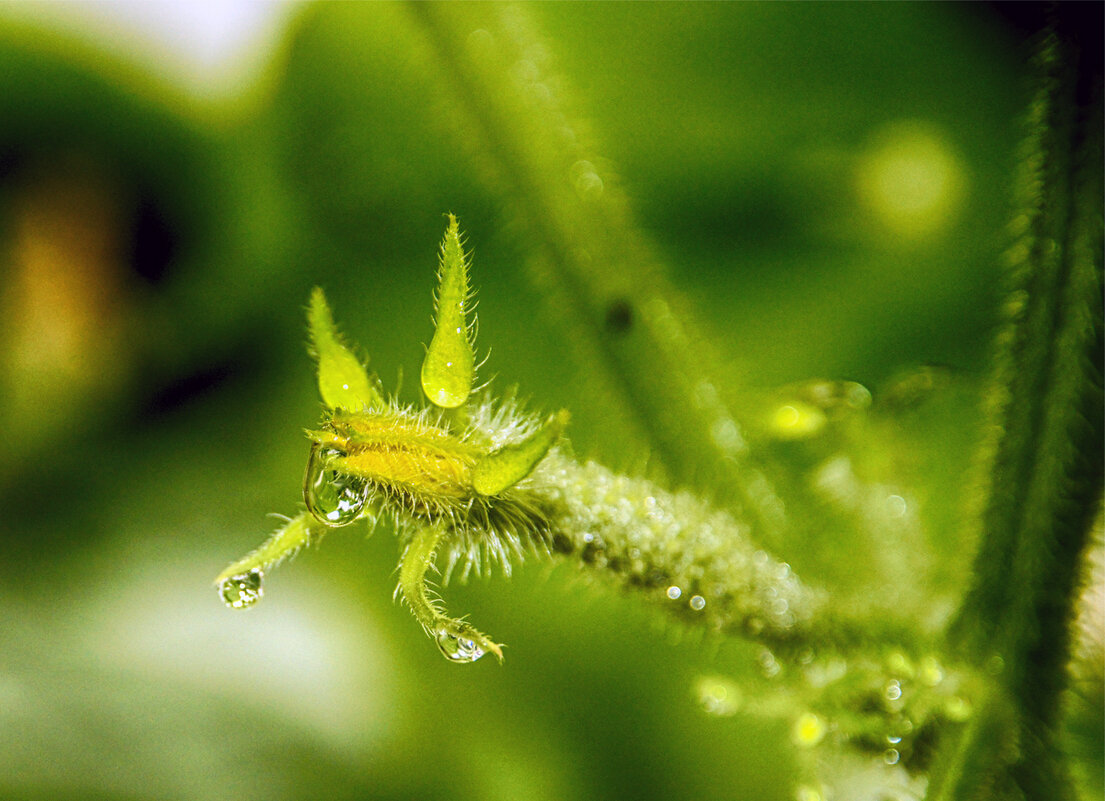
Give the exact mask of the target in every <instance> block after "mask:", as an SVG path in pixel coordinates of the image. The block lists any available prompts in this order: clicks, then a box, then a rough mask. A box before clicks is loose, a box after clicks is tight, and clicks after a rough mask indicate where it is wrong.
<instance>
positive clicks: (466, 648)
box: [436, 629, 483, 662]
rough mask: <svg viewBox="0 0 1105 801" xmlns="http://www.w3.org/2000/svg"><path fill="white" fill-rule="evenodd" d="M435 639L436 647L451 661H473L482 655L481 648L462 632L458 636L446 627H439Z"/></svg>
mask: <svg viewBox="0 0 1105 801" xmlns="http://www.w3.org/2000/svg"><path fill="white" fill-rule="evenodd" d="M436 639H437V647H438V648H439V649H440V650H441V653H442V654H444V655H445V658H446V659H448V660H449V661H451V662H475V661H476V660H477V659H479V658H480V657H481V656H483V648H481V647H480V646H479V645H477V644H476V641H475V640H473V639H471V638H469V637H465V636H464V635H463V634H462V635H459V636H458V635H456V634H454V633H453V632H451V631H449V630H448V629H439V630H438V632H437V637H436Z"/></svg>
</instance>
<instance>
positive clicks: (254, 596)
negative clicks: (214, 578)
mask: <svg viewBox="0 0 1105 801" xmlns="http://www.w3.org/2000/svg"><path fill="white" fill-rule="evenodd" d="M262 578H264V574H263V573H262V572H261V569H260V568H257V567H255V568H253V570H251V571H249V572H248V573H241V574H239V575H237V576H231V577H230V578H225V579H223V580H222V581H220V582H219V595H221V596H222V599H223V603H225V604H226V605H227V606H229V607H230V608H231V609H245V608H246V607H249V606H253V605H254V604H255V603H257V602H258V601H260V600H261V596H262V595H264V589H263V588H262V587H261V579H262Z"/></svg>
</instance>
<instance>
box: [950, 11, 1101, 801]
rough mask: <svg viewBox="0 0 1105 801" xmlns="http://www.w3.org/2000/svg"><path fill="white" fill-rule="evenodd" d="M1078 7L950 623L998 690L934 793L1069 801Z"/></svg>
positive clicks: (1084, 194)
mask: <svg viewBox="0 0 1105 801" xmlns="http://www.w3.org/2000/svg"><path fill="white" fill-rule="evenodd" d="M1079 5H1080V4H1072V5H1071V6H1058V7H1057V8H1056V13H1055V17H1056V19H1055V20H1054V21H1053V23H1052V24H1051V25H1050V27H1049V29H1048V31H1047V32H1046V34H1045V35H1044V36H1042V37H1041V40H1040V44H1039V47H1038V50H1037V54H1036V58H1035V62H1036V68H1037V70H1038V74H1039V81H1040V84H1039V88H1038V93H1037V95H1036V97H1035V99H1034V101H1033V104H1032V106H1031V109H1030V113H1029V120H1028V123H1029V132H1028V141H1027V142H1026V149H1025V152H1024V153H1023V154H1022V161H1023V166H1024V168H1025V169H1024V175H1023V176H1022V181H1023V185H1022V187H1021V203H1022V206H1021V211H1020V214H1019V215H1018V216H1017V217H1016V218H1015V220H1014V227H1015V230H1016V232H1017V234H1018V235H1019V240H1018V241H1017V243H1016V244H1015V246H1014V248H1013V250H1012V251H1011V259H1010V261H1011V266H1012V267H1013V279H1014V283H1015V287H1014V289H1013V291H1012V293H1011V294H1010V296H1009V301H1008V312H1009V317H1010V320H1009V322H1008V324H1007V325H1006V328H1005V330H1003V332H1002V333H1001V336H1000V338H999V342H998V355H997V360H996V376H995V380H994V383H993V388H992V390H991V394H990V397H989V408H988V409H987V413H988V414H987V422H988V426H989V428H988V431H987V432H986V437H987V440H986V442H985V444H984V446H983V448H982V451H981V457H982V458H981V459H980V462H981V465H980V466H981V467H982V468H983V470H984V471H985V478H984V480H983V482H982V486H981V488H980V489H981V492H980V497H979V501H980V506H979V509H978V514H977V516H976V518H975V519H974V523H973V524H974V525H975V526H977V529H978V530H977V534H976V536H977V539H978V541H979V542H980V547H979V551H978V555H977V558H976V562H975V571H974V576H975V578H974V584H973V586H972V587H971V589H970V591H969V592H968V594H967V596H966V598H965V600H964V603H963V605H962V608H961V609H960V612H959V615H958V618H957V620H956V621H955V623H954V625H953V627H952V629H951V632H952V639H953V644H954V645H956V646H958V647H959V648H961V649H962V652H963V654H964V655H965V657H966V658H968V659H973V660H976V661H977V662H978V663H979V665H980V666H986V667H988V668H989V670H990V672H991V673H992V674H993V676H994V685H995V686H994V694H993V696H992V698H991V700H990V701H989V702H987V705H986V707H985V708H984V709H981V710H980V711H979V716H980V717H979V718H978V720H976V721H975V722H974V723H973V724H972V725H970V726H969V727H967V728H966V729H965V730H964V731H963V732H961V733H960V737H959V738H958V740H957V741H956V742H954V743H949V744H948V745H947V747H946V750H945V752H944V753H943V754H942V762H941V763H939V764H938V766H937V771H936V773H935V774H934V776H933V779H934V785H933V788H932V789H933V794H932V797H935V798H941V799H945V798H946V799H953V798H954V799H982V798H986V799H990V798H1002V797H1018V796H1020V795H1022V794H1023V797H1025V798H1028V799H1045V798H1047V799H1062V798H1070V797H1073V791H1072V790H1071V788H1070V785H1069V782H1068V780H1067V778H1066V774H1065V770H1064V768H1063V766H1062V764H1061V762H1060V761H1059V758H1058V757H1057V756H1056V755H1057V753H1058V749H1057V743H1056V734H1055V729H1056V726H1057V724H1058V722H1059V711H1060V693H1061V691H1062V689H1063V688H1064V686H1065V685H1066V673H1065V666H1066V664H1067V661H1068V657H1069V653H1070V635H1071V632H1070V627H1071V621H1072V619H1073V612H1074V602H1075V598H1076V594H1077V590H1078V586H1077V578H1078V575H1079V573H1078V567H1079V563H1080V559H1081V557H1082V553H1083V551H1084V549H1085V547H1086V544H1087V542H1088V540H1089V534H1090V530H1091V526H1092V524H1093V520H1094V516H1095V514H1096V510H1097V506H1098V503H1099V499H1100V497H1101V488H1102V463H1103V461H1102V460H1103V453H1102V442H1103V438H1105V431H1103V410H1102V358H1103V348H1102V170H1103V165H1102V113H1101V110H1102V95H1101V91H1102V83H1101V65H1100V64H1099V63H1098V62H1097V55H1096V54H1095V53H1094V52H1092V51H1093V48H1092V46H1091V47H1088V48H1087V47H1082V46H1081V45H1082V44H1083V43H1086V44H1089V43H1091V40H1092V38H1093V37H1097V38H1099V37H1100V34H1101V16H1100V10H1101V7H1100V5H1099V4H1086V7H1083V8H1081V9H1080V8H1077V6H1079ZM1087 8H1090V9H1093V10H1092V11H1091V12H1089V13H1087V11H1086V9H1087ZM1095 20H1096V22H1095ZM991 724H992V725H991ZM999 724H1000V725H999Z"/></svg>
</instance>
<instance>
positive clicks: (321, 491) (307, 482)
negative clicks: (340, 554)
mask: <svg viewBox="0 0 1105 801" xmlns="http://www.w3.org/2000/svg"><path fill="white" fill-rule="evenodd" d="M339 455H340V454H339V453H338V451H335V450H332V449H329V448H318V447H316V448H314V449H313V450H312V451H311V459H310V461H309V462H308V463H307V475H306V476H305V477H304V479H303V501H304V502H305V503H306V504H307V509H308V510H309V511H310V512H311V514H312V515H314V516H315V519H317V520H318V521H319V522H320V523H323V524H324V525H327V526H335V527H336V526H347V525H349V524H350V523H352V522H353V521H354V520H356V519H357V518H358V517H360V515H361V512H362V511H364V506H365V502H366V500H367V499H368V482H367V481H365V480H364V479H361V478H356V477H354V476H347V475H343V474H341V473H338V472H337V471H335V470H332V469H331V468H330V467H329V466H328V465H329V460H330V459H331V458H332V457H334V456H339Z"/></svg>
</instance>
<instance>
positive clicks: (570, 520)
mask: <svg viewBox="0 0 1105 801" xmlns="http://www.w3.org/2000/svg"><path fill="white" fill-rule="evenodd" d="M469 266H470V260H469V258H468V256H467V255H466V254H465V252H464V249H463V241H462V237H461V234H460V229H459V227H458V225H457V220H456V218H455V217H454V216H453V215H449V224H448V228H447V230H446V232H445V239H444V241H443V242H442V245H441V254H440V266H439V269H438V291H437V294H436V302H435V331H434V335H433V338H432V340H431V341H430V344H429V346H428V347H427V349H426V357H425V360H424V361H423V363H422V371H421V386H422V391H423V394H424V395H425V397H426V399H427V400H428V401H429V404H428V405H426V406H424V407H423V408H408V407H404V406H401V405H400V404H399V403H398V402H397V401H396V400H394V399H388V398H385V397H384V395H383V394H382V392H381V391H380V389H379V382H378V380H377V379H376V378H375V376H372V375H370V374H369V373H368V372H367V371H366V369H365V367H364V365H362V364H361V362H360V361H359V360H358V359H357V358H356V357H355V356H354V355H353V353H352V352H351V351H350V350H349V349H348V348H347V347H346V346H345V345H344V344H343V343H342V340H341V338H340V336H339V334H338V332H337V329H336V327H335V325H334V321H333V317H332V315H331V313H330V309H329V307H328V306H327V303H326V298H325V297H324V295H323V293H322V290H321V289H315V290H314V292H313V293H312V295H311V301H310V306H309V308H308V318H307V319H308V326H309V329H310V338H311V350H312V352H313V355H314V356H315V358H316V360H317V362H318V387H319V394H320V395H321V397H322V402H323V404H324V406H325V414H324V417H323V420H322V422H321V423H320V424H319V425H318V427H317V428H315V429H312V430H309V431H307V432H306V433H307V437H308V439H309V440H310V442H311V451H310V458H309V460H308V464H307V471H306V475H305V477H304V482H303V502H304V505H305V509H304V510H303V511H301V512H300V513H299V514H298V515H296V516H295V517H293V518H291V519H290V520H288V521H287V522H286V523H285V524H284V525H283V526H282V527H281V528H280V529H279V530H278V531H277V532H276V533H275V534H273V535H272V537H270V538H269V540H267V541H266V542H265V543H263V544H262V545H261V546H260V547H259V548H257V550H255V551H253V552H252V553H250V554H249V555H247V556H245V557H244V558H242V559H240V560H238V561H237V562H234V563H233V564H231V565H230V566H229V567H227V568H226V570H224V571H223V572H222V573H221V574H220V575H219V576H218V578H216V583H217V584H218V587H219V592H220V594H221V596H222V598H223V600H224V601H225V602H226V603H227V605H228V606H231V607H233V608H236V609H237V608H244V607H248V606H251V605H252V604H254V603H256V602H257V601H258V600H259V599H260V597H261V593H262V586H261V585H262V579H263V577H264V573H265V571H267V570H269V569H271V568H272V567H274V566H275V565H276V564H277V563H279V562H280V561H281V560H283V559H284V558H286V557H288V556H290V555H291V554H293V553H295V552H296V551H297V550H298V549H299V548H301V547H302V546H304V545H306V544H308V543H309V542H313V541H316V540H317V539H318V538H320V537H321V536H322V534H323V533H325V532H326V531H327V530H328V529H331V528H339V527H343V526H347V525H350V524H351V523H354V522H356V521H357V520H360V519H362V518H365V519H367V520H368V521H370V524H372V523H374V522H375V521H376V520H377V519H379V518H380V517H385V518H390V519H392V520H393V521H394V524H395V530H396V531H397V532H398V534H399V537H400V541H401V543H402V557H401V558H400V563H399V584H398V587H397V588H396V595H397V597H399V598H401V599H402V600H403V601H404V602H405V603H406V604H407V606H409V607H410V609H411V611H412V612H413V613H414V616H415V618H416V619H417V620H418V622H419V623H420V624H421V625H422V627H423V629H425V631H426V633H427V634H428V635H429V636H430V637H432V638H433V639H434V641H435V642H436V643H437V645H438V647H439V648H440V649H441V652H442V653H443V654H444V655H445V656H446V657H447V658H449V659H451V660H453V661H455V662H474V661H476V660H477V659H479V658H480V657H481V656H483V655H484V654H485V653H488V652H490V653H493V654H495V655H496V656H497V657H499V658H500V659H501V658H502V646H501V645H499V644H498V643H496V642H495V641H494V640H493V639H491V638H490V637H488V636H487V635H485V634H483V633H481V632H480V631H478V630H477V629H476V628H474V627H473V626H472V625H470V624H469V623H468V622H466V621H465V620H464V619H463V618H458V617H452V616H450V615H449V614H448V612H447V611H446V610H445V607H444V605H443V603H442V601H441V599H440V598H439V597H438V596H437V595H436V593H435V592H434V590H433V588H432V586H431V584H430V580H429V576H430V575H431V574H432V573H433V571H435V570H440V571H441V574H442V576H443V578H444V580H448V578H449V577H450V575H452V574H453V573H454V572H456V573H457V574H458V575H459V576H460V577H461V578H462V579H463V578H465V577H466V576H467V575H469V574H470V573H472V572H476V573H477V574H478V573H482V572H483V570H484V569H485V568H486V567H487V566H488V565H489V564H491V563H495V562H497V563H499V564H500V565H502V567H503V570H504V572H506V573H509V572H510V566H511V564H512V562H513V561H514V560H517V559H521V558H522V557H523V556H524V555H526V554H542V555H549V554H551V553H554V552H555V553H558V554H561V555H574V556H575V557H577V558H578V559H579V560H580V561H581V562H582V563H584V564H585V565H587V566H589V567H596V568H599V569H602V570H603V571H604V572H607V573H612V574H614V575H616V576H617V577H618V578H620V579H621V580H622V581H623V582H624V583H625V584H627V585H629V586H632V587H634V588H638V589H642V590H644V591H645V592H647V593H649V594H650V595H651V596H653V597H654V598H655V600H657V601H658V602H660V603H663V604H666V605H667V606H668V607H669V608H671V609H672V610H673V611H676V612H677V613H679V614H680V615H682V616H685V617H691V618H695V619H697V620H699V621H701V622H704V623H706V624H707V625H708V627H710V628H713V629H719V630H720V629H735V630H737V631H739V632H741V633H744V634H749V635H752V636H755V637H757V638H759V639H762V640H765V641H786V640H788V639H790V638H791V636H792V635H794V634H795V633H797V632H798V631H800V630H801V629H802V628H803V627H804V625H805V624H806V623H807V622H808V620H809V617H810V615H811V612H812V610H813V608H814V606H815V603H814V601H815V597H814V595H813V594H812V593H811V592H810V591H808V590H807V589H805V588H804V587H803V586H802V585H801V584H800V583H799V582H798V580H797V579H796V578H795V577H794V576H793V574H792V573H791V572H790V571H789V569H788V568H787V566H786V565H785V564H783V563H779V562H776V561H774V560H773V559H770V558H769V557H767V555H766V554H765V553H764V552H763V551H760V550H758V549H756V548H755V546H753V545H752V544H751V543H750V542H749V540H748V536H747V534H748V532H747V528H746V526H744V525H742V524H741V523H739V522H737V521H736V520H735V519H734V518H732V517H731V516H729V515H728V514H727V513H724V512H719V511H717V510H715V509H712V508H710V507H709V506H707V505H706V504H704V503H703V502H701V501H700V500H698V499H697V498H695V497H694V496H692V495H690V494H689V493H671V492H668V491H665V490H662V489H660V488H658V487H656V486H655V485H653V484H652V483H650V482H648V481H646V480H644V479H639V478H629V477H625V476H619V475H617V474H614V473H612V472H611V471H609V470H607V469H606V468H604V467H602V466H600V465H597V464H594V463H587V464H579V463H577V462H576V461H574V460H573V459H572V458H571V457H570V456H568V455H567V454H566V453H564V452H563V451H562V449H561V448H560V447H558V443H559V442H560V441H561V439H562V433H563V431H564V429H565V427H566V426H567V424H568V418H569V415H568V412H567V411H564V410H561V411H559V412H556V413H555V414H551V415H549V416H548V417H546V418H544V419H540V418H537V417H534V416H532V415H528V414H525V413H523V412H522V411H521V410H520V409H519V408H518V407H517V405H516V404H515V403H514V402H513V401H509V400H508V401H499V402H497V401H495V400H494V399H492V398H491V396H490V395H488V394H486V393H479V394H477V395H476V396H473V394H472V387H473V384H474V382H475V377H476V366H477V362H476V358H475V347H474V334H475V327H476V325H475V314H474V312H473V306H474V298H473V293H472V290H471V288H470V284H469V275H468V273H469ZM439 563H441V565H440V567H439Z"/></svg>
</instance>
